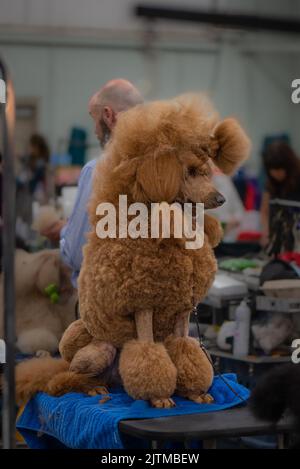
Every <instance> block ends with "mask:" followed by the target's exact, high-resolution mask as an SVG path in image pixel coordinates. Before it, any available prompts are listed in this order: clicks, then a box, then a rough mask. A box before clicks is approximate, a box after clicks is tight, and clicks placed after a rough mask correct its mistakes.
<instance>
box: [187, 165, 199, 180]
mask: <svg viewBox="0 0 300 469" xmlns="http://www.w3.org/2000/svg"><path fill="white" fill-rule="evenodd" d="M188 174H189V176H191V177H192V178H195V177H196V176H197V175H198V169H197V168H196V166H189V167H188Z"/></svg>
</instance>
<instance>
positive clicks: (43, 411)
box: [17, 374, 250, 449]
mask: <svg viewBox="0 0 300 469" xmlns="http://www.w3.org/2000/svg"><path fill="white" fill-rule="evenodd" d="M224 380H225V382H224ZM226 383H227V384H226ZM228 385H229V386H230V387H228ZM232 390H234V392H233V391H232ZM110 391H111V392H110V394H109V397H110V399H109V400H107V401H105V403H102V404H101V403H99V396H94V397H90V396H87V395H84V394H79V393H68V394H65V395H64V396H61V397H52V396H48V395H47V394H45V393H37V394H36V395H35V396H34V397H33V398H32V399H31V400H30V401H29V402H28V403H27V405H26V406H25V408H24V410H23V412H22V413H21V414H20V416H19V418H18V420H17V429H18V431H19V432H20V433H21V435H22V436H23V438H24V439H25V441H26V442H27V444H28V446H29V447H30V448H32V449H33V448H37V449H49V448H54V447H56V448H61V447H64V448H78V449H101V448H102V449H108V448H110V449H122V448H127V449H130V448H137V447H143V446H144V445H145V444H146V446H147V447H148V446H149V440H150V439H151V436H150V437H147V438H146V440H144V441H141V439H140V438H137V439H135V438H134V437H131V436H130V435H125V433H124V432H123V431H120V422H122V425H123V422H128V425H129V424H132V423H131V422H136V424H137V425H139V424H138V420H137V419H141V421H142V422H144V423H145V419H149V420H150V421H151V422H155V426H156V427H157V428H158V429H159V428H160V425H161V423H160V422H162V425H163V427H162V428H164V425H165V422H169V426H170V425H171V426H173V427H174V425H175V424H176V422H177V419H178V418H179V417H183V416H186V417H187V419H186V420H184V422H190V421H191V422H193V421H194V416H195V415H196V414H197V415H198V414H204V413H213V414H215V413H220V412H223V410H224V409H229V408H233V407H235V406H238V405H239V406H240V405H241V399H242V400H243V401H247V399H248V398H249V394H250V392H249V390H248V389H246V388H245V387H244V386H241V385H240V384H239V383H238V382H237V378H236V375H234V374H225V375H223V377H222V379H221V378H220V376H215V378H214V381H213V384H212V386H211V388H210V390H209V392H210V394H211V395H212V396H213V398H214V402H213V403H212V404H201V405H199V404H196V403H195V402H192V401H189V400H187V399H184V398H183V397H179V396H176V395H175V396H173V398H174V401H175V403H176V406H175V407H173V408H171V409H154V408H153V407H151V406H150V404H149V402H147V401H143V400H134V399H132V398H131V397H130V396H128V394H127V393H126V392H125V391H124V389H123V388H112V389H111V390H110ZM242 405H244V402H243V404H242ZM170 419H171V422H172V423H171V424H170ZM179 421H180V419H179ZM150 425H151V423H150ZM185 428H189V424H186V423H185ZM182 429H183V426H181V431H182ZM177 433H178V432H177ZM167 436H168V435H167V434H166V436H165V437H167ZM158 439H159V438H158ZM177 439H179V438H178V435H177ZM168 443H169V442H168ZM170 443H172V441H170Z"/></svg>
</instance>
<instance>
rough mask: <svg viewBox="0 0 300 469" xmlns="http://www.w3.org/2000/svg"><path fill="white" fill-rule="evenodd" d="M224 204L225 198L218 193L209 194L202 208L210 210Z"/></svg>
mask: <svg viewBox="0 0 300 469" xmlns="http://www.w3.org/2000/svg"><path fill="white" fill-rule="evenodd" d="M225 202H226V199H225V197H224V196H223V195H222V194H220V192H217V191H214V192H210V193H209V194H208V196H207V197H206V199H205V201H204V208H205V210H206V209H212V208H217V207H220V206H221V205H223V204H224V203H225Z"/></svg>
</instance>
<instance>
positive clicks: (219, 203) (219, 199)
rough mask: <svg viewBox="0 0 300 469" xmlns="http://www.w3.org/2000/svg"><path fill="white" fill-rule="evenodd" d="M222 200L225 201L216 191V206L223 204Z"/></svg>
mask: <svg viewBox="0 0 300 469" xmlns="http://www.w3.org/2000/svg"><path fill="white" fill-rule="evenodd" d="M224 202H226V199H225V197H224V196H223V195H222V194H220V193H218V194H217V195H216V203H217V204H218V206H220V205H223V204H224Z"/></svg>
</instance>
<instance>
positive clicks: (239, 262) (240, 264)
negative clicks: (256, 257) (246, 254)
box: [220, 259, 257, 272]
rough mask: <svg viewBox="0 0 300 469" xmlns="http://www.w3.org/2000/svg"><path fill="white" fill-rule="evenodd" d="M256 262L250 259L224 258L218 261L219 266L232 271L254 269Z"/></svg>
mask: <svg viewBox="0 0 300 469" xmlns="http://www.w3.org/2000/svg"><path fill="white" fill-rule="evenodd" d="M255 267H257V263H256V262H255V261H252V260H250V259H226V260H225V261H221V262H220V268H221V269H224V270H231V271H233V272H240V271H242V270H244V269H249V268H251V269H255Z"/></svg>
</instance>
